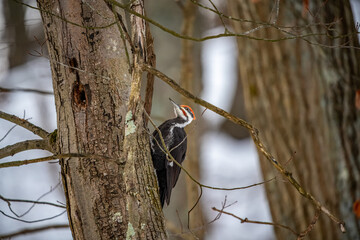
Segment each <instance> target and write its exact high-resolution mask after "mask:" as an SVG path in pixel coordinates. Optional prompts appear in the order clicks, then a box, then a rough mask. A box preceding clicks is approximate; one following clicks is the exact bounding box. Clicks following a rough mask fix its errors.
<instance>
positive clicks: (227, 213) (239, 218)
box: [212, 207, 299, 236]
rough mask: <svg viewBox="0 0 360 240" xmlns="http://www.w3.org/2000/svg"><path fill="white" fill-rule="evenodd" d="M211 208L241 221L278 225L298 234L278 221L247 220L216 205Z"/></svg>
mask: <svg viewBox="0 0 360 240" xmlns="http://www.w3.org/2000/svg"><path fill="white" fill-rule="evenodd" d="M212 210H214V211H216V212H219V213H221V214H226V215H229V216H232V217H234V218H236V219H238V220H240V222H241V223H255V224H264V225H271V226H274V227H280V228H284V229H287V230H289V231H290V232H292V233H293V234H294V235H296V236H298V235H299V234H298V233H297V232H296V231H295V230H293V229H292V228H290V227H288V226H285V225H282V224H279V223H273V222H263V221H254V220H249V219H248V218H241V217H238V216H236V215H235V214H233V213H230V212H226V211H224V210H221V209H217V208H216V207H213V208H212Z"/></svg>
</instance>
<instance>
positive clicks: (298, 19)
mask: <svg viewBox="0 0 360 240" xmlns="http://www.w3.org/2000/svg"><path fill="white" fill-rule="evenodd" d="M273 2H274V1H268V2H266V3H265V2H263V1H229V5H230V6H229V9H230V11H231V16H232V17H238V18H244V19H250V20H255V21H263V22H267V21H268V19H269V14H270V11H271V9H272V7H273V5H272V4H273ZM304 2H305V1H304ZM302 4H303V1H281V4H280V15H279V19H278V22H277V24H279V25H283V26H284V25H286V26H300V25H302V26H304V25H305V24H308V23H310V24H311V23H313V22H314V21H316V22H326V23H330V22H334V21H335V22H336V24H334V25H333V26H332V28H333V29H334V30H335V31H330V30H329V29H325V26H324V25H314V26H312V27H311V28H309V27H307V28H300V29H299V28H298V29H297V30H299V31H298V32H297V33H300V34H306V33H310V32H311V31H312V32H316V33H319V32H322V33H329V34H330V35H335V34H336V35H343V36H345V34H348V33H353V32H355V27H354V20H353V17H352V12H351V8H350V3H349V1H339V0H337V1H325V2H324V1H320V0H318V1H310V7H311V9H310V11H311V14H310V13H306V12H303V13H302V11H303V5H302ZM273 17H274V16H273ZM273 19H274V18H273ZM307 19H308V20H307ZM255 26H257V25H254V24H248V23H241V22H234V28H235V30H236V32H237V33H244V32H245V31H248V30H250V29H252V28H254V27H255ZM287 30H289V31H293V30H294V29H287ZM250 35H251V36H256V37H261V38H271V39H276V38H280V37H284V34H282V33H280V32H279V31H277V30H275V29H274V28H266V29H265V28H264V29H262V30H258V31H257V32H254V33H252V34H250ZM306 39H307V40H310V41H313V42H319V43H320V44H326V45H330V46H338V45H339V44H342V43H347V44H349V45H351V46H355V47H359V44H358V40H357V36H356V34H353V35H350V36H346V37H343V38H340V39H330V38H329V37H326V36H322V37H316V38H306ZM238 46H239V67H240V78H241V81H242V83H243V86H244V95H245V104H246V108H247V112H248V116H249V118H250V121H251V122H252V123H253V124H254V125H255V126H256V127H257V128H258V129H259V130H260V136H261V137H262V138H263V140H264V142H265V143H267V145H268V147H269V150H270V152H271V153H273V154H274V156H275V157H276V158H277V159H278V160H279V161H280V162H281V163H283V164H284V165H287V168H288V169H289V170H290V171H291V172H292V173H293V175H294V176H295V178H297V179H299V180H300V182H301V183H302V184H303V185H304V187H305V189H307V190H308V191H309V192H310V193H312V194H313V195H314V196H315V197H316V198H317V199H318V200H319V201H320V202H322V203H323V204H324V205H325V206H327V207H328V209H330V210H331V211H332V212H334V213H335V214H336V215H337V216H339V217H340V218H341V219H342V220H344V221H345V223H346V227H347V233H346V234H342V233H341V232H340V230H339V229H338V227H337V226H336V225H335V224H334V223H333V222H332V221H331V220H330V219H329V218H327V217H326V216H325V215H322V216H320V218H319V220H318V222H317V223H316V225H315V228H314V229H313V231H312V232H311V233H310V235H309V239H359V238H360V237H359V236H360V221H359V219H356V217H355V214H354V213H353V211H352V205H353V203H354V202H355V201H356V199H359V197H360V154H359V150H360V149H359V146H360V145H359V142H360V111H359V109H356V106H355V94H356V90H358V89H359V88H360V81H359V79H360V72H359V70H360V69H359V65H360V51H359V50H357V49H354V48H340V47H334V48H327V47H321V46H318V45H311V44H309V43H307V42H306V41H304V40H302V39H296V40H286V41H280V42H269V41H255V40H250V39H246V38H238ZM294 152H296V154H294ZM293 154H294V156H293V157H292V155H293ZM259 155H260V158H261V165H262V170H263V174H264V178H265V179H269V178H271V177H273V176H274V174H275V171H274V169H273V167H272V166H271V165H270V164H268V161H266V160H265V159H264V157H263V156H262V155H261V154H259ZM265 186H266V190H267V195H268V199H269V202H270V207H271V212H272V216H273V220H274V222H277V223H282V224H286V225H288V226H290V227H293V228H295V229H296V230H297V231H298V232H300V231H303V230H305V229H306V227H307V226H308V224H309V223H310V222H311V219H312V218H313V216H314V212H315V211H316V209H315V208H314V206H312V205H311V204H310V203H309V202H308V201H307V200H306V199H304V198H302V197H301V196H300V194H299V193H298V192H297V191H296V190H295V189H294V188H293V187H292V186H291V185H289V184H287V183H285V182H282V181H281V179H278V180H277V181H276V182H272V183H269V184H266V185H265ZM275 230H276V235H277V237H278V239H293V238H294V237H293V235H292V234H291V233H290V232H288V231H286V230H282V229H278V228H276V229H275Z"/></svg>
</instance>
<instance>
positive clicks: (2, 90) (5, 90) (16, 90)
mask: <svg viewBox="0 0 360 240" xmlns="http://www.w3.org/2000/svg"><path fill="white" fill-rule="evenodd" d="M0 92H3V93H9V92H30V93H38V94H44V95H54V93H53V92H50V91H45V90H38V89H30V88H4V87H0Z"/></svg>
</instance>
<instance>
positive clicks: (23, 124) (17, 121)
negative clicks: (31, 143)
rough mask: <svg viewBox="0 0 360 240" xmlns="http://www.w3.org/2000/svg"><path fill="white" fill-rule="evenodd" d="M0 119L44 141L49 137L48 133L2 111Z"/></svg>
mask: <svg viewBox="0 0 360 240" xmlns="http://www.w3.org/2000/svg"><path fill="white" fill-rule="evenodd" d="M0 118H2V119H5V120H7V121H9V122H12V123H15V124H17V125H19V126H21V127H23V128H25V129H27V130H29V131H30V132H32V133H34V134H36V135H38V136H40V137H42V138H44V139H46V138H47V137H48V135H49V133H48V132H47V131H45V130H44V129H42V128H40V127H38V126H36V125H34V124H32V123H30V122H28V121H26V120H25V119H22V118H19V117H17V116H15V115H11V114H8V113H5V112H3V111H0Z"/></svg>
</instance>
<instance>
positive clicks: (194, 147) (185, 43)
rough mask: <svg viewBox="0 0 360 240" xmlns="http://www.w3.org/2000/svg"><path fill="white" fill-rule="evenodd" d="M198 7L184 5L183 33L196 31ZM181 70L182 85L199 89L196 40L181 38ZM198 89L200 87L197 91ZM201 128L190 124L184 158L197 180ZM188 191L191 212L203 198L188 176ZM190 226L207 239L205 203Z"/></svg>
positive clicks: (197, 211)
mask: <svg viewBox="0 0 360 240" xmlns="http://www.w3.org/2000/svg"><path fill="white" fill-rule="evenodd" d="M196 9H197V8H195V7H194V4H193V3H192V2H191V1H188V2H187V3H185V4H184V5H183V8H182V10H183V25H182V30H181V33H182V34H183V35H187V36H191V35H193V34H194V27H195V17H196ZM181 47H182V49H181V72H180V84H181V86H182V87H183V88H184V89H186V90H188V91H190V92H193V93H194V92H198V91H196V90H197V88H198V85H199V84H197V81H196V80H195V77H194V75H195V72H194V66H195V65H196V64H195V61H194V59H195V58H196V56H195V53H194V43H193V42H192V41H189V40H186V39H182V40H181ZM195 89H196V90H195ZM181 102H182V103H183V104H186V105H192V103H191V101H190V100H189V99H187V98H185V97H183V98H182V100H181ZM192 108H193V109H194V111H195V112H199V111H198V109H199V108H198V107H197V106H196V105H192ZM198 129H199V128H197V129H196V128H194V125H191V126H188V127H186V133H187V138H188V139H189V140H188V142H191V144H188V149H187V153H186V161H184V167H185V168H186V169H187V170H188V171H189V172H190V174H191V175H192V176H193V177H194V178H195V179H200V157H199V132H198ZM186 194H187V207H188V211H189V210H190V209H191V208H192V207H193V206H194V205H195V203H196V202H197V200H198V198H199V194H200V193H199V186H198V185H197V184H196V183H194V182H193V180H192V179H190V178H188V177H186ZM188 224H189V226H190V229H192V231H194V233H195V235H196V236H197V237H198V238H199V239H203V238H204V227H203V226H204V224H205V222H204V216H203V212H202V206H201V204H200V203H197V205H196V207H195V208H194V209H192V211H191V213H190V222H189V223H188ZM192 238H193V236H192V235H189V236H188V239H192Z"/></svg>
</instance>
